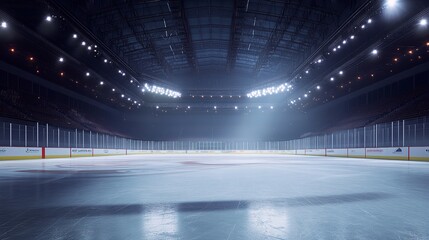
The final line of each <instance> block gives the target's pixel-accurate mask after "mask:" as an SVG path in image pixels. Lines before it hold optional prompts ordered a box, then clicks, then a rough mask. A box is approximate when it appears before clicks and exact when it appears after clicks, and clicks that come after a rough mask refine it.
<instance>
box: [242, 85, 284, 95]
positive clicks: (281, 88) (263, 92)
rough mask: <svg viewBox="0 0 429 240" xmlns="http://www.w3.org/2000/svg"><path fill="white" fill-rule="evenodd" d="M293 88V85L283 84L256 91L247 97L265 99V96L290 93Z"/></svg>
mask: <svg viewBox="0 0 429 240" xmlns="http://www.w3.org/2000/svg"><path fill="white" fill-rule="evenodd" d="M291 88H292V85H289V84H287V83H283V84H280V85H278V86H274V87H267V88H263V89H258V90H254V91H252V92H250V93H247V97H248V98H258V97H263V96H267V95H274V94H279V93H282V92H284V91H289V90H290V89H291Z"/></svg>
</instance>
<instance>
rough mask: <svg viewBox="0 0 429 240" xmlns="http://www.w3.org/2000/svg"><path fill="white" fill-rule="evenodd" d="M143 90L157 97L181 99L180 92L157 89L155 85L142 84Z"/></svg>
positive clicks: (162, 88)
mask: <svg viewBox="0 0 429 240" xmlns="http://www.w3.org/2000/svg"><path fill="white" fill-rule="evenodd" d="M144 88H145V89H146V90H147V91H148V92H150V93H154V94H157V95H164V96H167V97H171V98H180V97H182V94H181V93H180V92H177V91H173V90H171V89H168V88H164V87H158V86H155V85H149V84H147V83H145V84H144Z"/></svg>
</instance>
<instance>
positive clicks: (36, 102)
mask: <svg viewBox="0 0 429 240" xmlns="http://www.w3.org/2000/svg"><path fill="white" fill-rule="evenodd" d="M0 117H5V118H11V119H17V120H25V121H35V122H39V123H42V124H45V123H48V124H50V125H53V126H58V127H63V128H69V129H83V130H91V131H95V132H100V133H106V134H111V135H117V136H123V137H127V136H126V135H124V134H121V133H118V132H117V131H113V130H110V129H109V128H108V127H106V126H109V125H107V124H103V122H104V121H103V120H102V119H103V117H102V116H98V115H97V114H88V113H87V112H85V111H83V110H77V109H74V108H72V109H70V108H68V107H67V106H62V105H61V104H60V103H54V102H52V101H48V100H45V99H42V98H40V97H37V96H28V95H27V96H24V95H22V94H20V93H18V92H16V91H14V90H0Z"/></svg>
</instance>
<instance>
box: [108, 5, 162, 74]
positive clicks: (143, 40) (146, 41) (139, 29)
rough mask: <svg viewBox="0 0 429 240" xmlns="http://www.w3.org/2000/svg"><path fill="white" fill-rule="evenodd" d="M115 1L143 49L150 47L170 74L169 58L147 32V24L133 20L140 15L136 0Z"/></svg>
mask: <svg viewBox="0 0 429 240" xmlns="http://www.w3.org/2000/svg"><path fill="white" fill-rule="evenodd" d="M115 3H116V5H117V7H118V11H119V14H120V15H121V16H122V18H123V19H124V20H125V22H126V24H127V26H128V27H129V28H130V29H131V31H132V32H133V33H134V35H135V37H136V39H137V41H138V42H139V43H140V45H141V47H142V49H148V50H149V51H150V53H151V54H152V55H153V56H154V57H155V58H156V60H157V63H158V64H159V65H160V66H161V67H162V68H163V70H164V74H165V75H167V76H168V75H169V74H170V73H171V67H170V65H169V64H168V62H167V60H165V57H164V55H163V54H162V53H161V52H160V51H158V49H157V48H156V46H155V43H154V42H153V40H152V38H151V37H150V36H149V34H148V33H147V32H146V30H145V26H144V25H143V24H142V23H141V22H139V23H137V24H136V23H134V22H135V21H133V19H135V18H137V17H138V16H137V12H136V9H135V8H134V6H133V3H134V1H133V0H131V1H128V2H127V3H125V4H121V3H118V2H117V1H116V2H115ZM124 8H125V9H124ZM129 15H131V17H129Z"/></svg>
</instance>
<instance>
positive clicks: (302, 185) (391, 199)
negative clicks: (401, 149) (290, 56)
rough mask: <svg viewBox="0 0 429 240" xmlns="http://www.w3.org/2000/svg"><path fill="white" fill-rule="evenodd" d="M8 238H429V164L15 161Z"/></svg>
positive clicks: (2, 209)
mask: <svg viewBox="0 0 429 240" xmlns="http://www.w3.org/2000/svg"><path fill="white" fill-rule="evenodd" d="M0 239H2V240H4V239H44V240H47V239H80V240H84V239H102V240H106V239H154V240H160V239H183V240H192V239H204V240H211V239H213V240H221V239H258V240H259V239H326V240H333V239H373V240H374V239H383V240H386V239H398V240H399V239H429V163H423V162H407V161H387V160H369V159H348V158H325V157H308V156H285V155H238V154H236V155H220V154H213V155H185V154H182V155H143V156H121V157H98V158H80V159H57V160H25V161H3V162H0Z"/></svg>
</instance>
